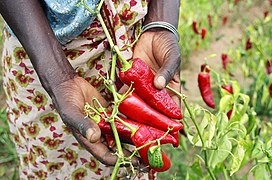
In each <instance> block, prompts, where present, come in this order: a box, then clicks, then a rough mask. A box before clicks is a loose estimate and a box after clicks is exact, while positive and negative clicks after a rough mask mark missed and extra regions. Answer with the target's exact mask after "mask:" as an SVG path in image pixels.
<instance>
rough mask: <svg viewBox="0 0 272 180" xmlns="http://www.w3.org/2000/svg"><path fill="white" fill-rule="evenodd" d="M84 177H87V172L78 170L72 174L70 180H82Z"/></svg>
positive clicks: (81, 169) (82, 169)
mask: <svg viewBox="0 0 272 180" xmlns="http://www.w3.org/2000/svg"><path fill="white" fill-rule="evenodd" d="M85 176H87V170H86V169H84V168H79V169H77V170H75V171H74V172H73V173H72V180H82V179H84V177H85Z"/></svg>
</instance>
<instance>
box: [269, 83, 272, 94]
mask: <svg viewBox="0 0 272 180" xmlns="http://www.w3.org/2000/svg"><path fill="white" fill-rule="evenodd" d="M269 94H270V97H272V83H271V84H270V86H269Z"/></svg>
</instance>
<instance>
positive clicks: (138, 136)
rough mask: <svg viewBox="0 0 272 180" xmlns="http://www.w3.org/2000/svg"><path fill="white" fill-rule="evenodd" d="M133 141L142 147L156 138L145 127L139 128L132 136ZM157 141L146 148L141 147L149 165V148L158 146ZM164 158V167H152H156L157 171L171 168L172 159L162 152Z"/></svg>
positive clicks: (141, 153) (141, 152) (140, 152)
mask: <svg viewBox="0 0 272 180" xmlns="http://www.w3.org/2000/svg"><path fill="white" fill-rule="evenodd" d="M131 139H132V141H133V144H134V145H135V146H136V147H141V146H143V145H144V144H147V143H148V142H150V141H153V140H154V139H156V138H155V137H154V134H153V133H152V132H150V131H148V130H147V129H145V128H140V129H139V130H137V132H136V133H135V134H134V135H133V136H132V137H131ZM156 145H157V143H153V144H150V145H148V146H145V147H144V148H142V149H140V150H139V151H138V152H139V154H140V156H141V158H142V160H143V162H144V163H145V164H146V165H149V162H148V149H149V148H150V147H152V146H156ZM162 160H163V162H164V165H163V167H162V168H152V167H151V168H152V169H154V170H155V171H158V172H162V171H166V170H168V169H169V168H170V166H171V162H170V160H169V159H168V158H167V156H166V155H165V154H164V153H163V152H162Z"/></svg>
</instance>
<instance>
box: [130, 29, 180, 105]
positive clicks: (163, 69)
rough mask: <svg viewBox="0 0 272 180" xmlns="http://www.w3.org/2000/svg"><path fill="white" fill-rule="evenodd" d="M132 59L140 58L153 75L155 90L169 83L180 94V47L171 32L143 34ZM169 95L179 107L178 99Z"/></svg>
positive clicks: (161, 30)
mask: <svg viewBox="0 0 272 180" xmlns="http://www.w3.org/2000/svg"><path fill="white" fill-rule="evenodd" d="M133 58H141V59H142V60H143V61H145V63H146V64H147V65H148V66H149V67H150V68H151V70H152V71H153V72H154V73H155V78H154V85H155V87H156V88H158V89H162V88H164V87H165V86H166V85H167V84H168V83H169V86H171V87H172V88H174V89H175V90H177V91H178V92H180V75H179V74H180V72H179V69H180V68H179V67H180V62H181V59H180V47H179V44H178V41H177V38H176V36H175V35H174V34H173V33H172V32H170V31H168V30H164V29H152V31H146V32H144V33H143V34H142V35H141V37H140V38H139V40H138V42H137V44H136V45H135V48H134V54H133ZM169 94H170V96H171V97H172V99H173V100H174V101H175V102H176V103H177V104H178V105H180V98H179V97H178V96H177V95H175V94H174V93H172V92H169Z"/></svg>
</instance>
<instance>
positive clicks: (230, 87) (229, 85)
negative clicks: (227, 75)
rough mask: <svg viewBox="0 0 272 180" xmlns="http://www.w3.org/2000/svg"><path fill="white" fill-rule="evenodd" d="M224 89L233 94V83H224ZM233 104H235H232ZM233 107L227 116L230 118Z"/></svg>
mask: <svg viewBox="0 0 272 180" xmlns="http://www.w3.org/2000/svg"><path fill="white" fill-rule="evenodd" d="M221 87H222V88H223V89H225V90H226V91H227V92H229V93H230V94H233V89H232V85H231V84H227V85H222V86H221ZM232 106H233V105H232ZM232 111H233V109H232V108H231V109H230V110H229V111H228V112H227V116H228V119H230V117H231V114H232Z"/></svg>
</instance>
